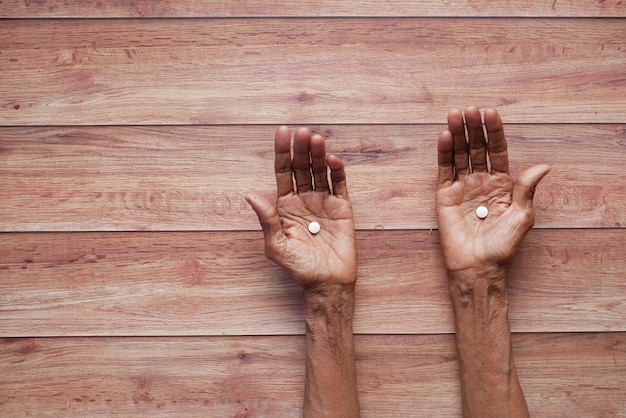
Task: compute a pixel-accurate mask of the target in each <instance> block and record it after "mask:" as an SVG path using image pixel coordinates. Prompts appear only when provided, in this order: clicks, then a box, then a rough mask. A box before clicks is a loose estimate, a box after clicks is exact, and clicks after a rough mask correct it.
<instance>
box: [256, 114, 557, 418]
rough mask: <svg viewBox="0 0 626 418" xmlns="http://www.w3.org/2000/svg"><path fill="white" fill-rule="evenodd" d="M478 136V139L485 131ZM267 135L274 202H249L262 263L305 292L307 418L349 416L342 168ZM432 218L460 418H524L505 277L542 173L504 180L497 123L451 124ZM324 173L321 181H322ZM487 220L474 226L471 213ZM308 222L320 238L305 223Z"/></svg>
mask: <svg viewBox="0 0 626 418" xmlns="http://www.w3.org/2000/svg"><path fill="white" fill-rule="evenodd" d="M485 130H486V132H485ZM291 144H292V142H291V133H290V131H289V129H288V128H286V127H281V128H280V129H278V131H277V132H276V135H275V140H274V148H275V174H276V184H277V192H278V193H277V200H276V203H275V204H272V203H271V202H269V201H268V200H267V199H265V198H263V197H262V196H258V195H255V194H250V195H248V196H246V200H247V201H248V202H249V203H250V205H251V206H252V208H253V209H254V211H255V212H256V214H257V215H258V217H259V221H260V223H261V226H262V228H263V233H264V237H265V254H266V255H267V257H268V258H270V259H271V260H273V261H274V262H276V263H277V264H278V265H280V266H282V267H283V268H285V269H286V270H287V271H288V272H289V274H290V275H291V276H292V277H293V279H294V280H296V281H297V282H298V283H300V284H301V285H302V288H303V289H304V300H305V303H304V317H305V323H306V328H307V334H306V351H307V353H306V358H307V362H306V381H305V396H304V409H303V413H304V416H311V417H324V416H327V417H357V416H359V399H358V392H357V385H356V371H355V362H354V343H353V337H352V314H353V311H354V285H355V283H356V271H357V270H356V245H355V233H354V219H353V215H352V206H351V204H350V201H349V199H348V191H347V186H346V175H345V171H344V166H343V162H342V161H341V160H340V159H339V158H337V157H335V156H333V155H326V149H325V144H324V139H323V138H322V137H321V136H319V135H311V133H310V132H309V131H308V130H306V129H302V128H301V129H299V130H297V131H296V133H295V135H294V139H293V153H292V145H291ZM437 148H438V190H437V198H436V202H437V217H438V222H439V233H440V240H441V246H442V251H443V256H444V261H445V266H446V271H447V275H448V285H449V290H450V297H451V300H452V305H453V307H454V317H455V326H456V341H457V348H458V353H459V366H460V372H461V373H460V374H461V389H462V407H463V415H464V416H466V417H471V416H474V417H503V416H512V417H518V416H519V417H526V416H528V408H527V406H526V401H525V398H524V394H523V392H522V389H521V386H520V384H519V380H518V378H517V373H516V371H515V364H514V362H513V357H512V348H511V335H510V334H511V333H510V328H509V322H508V296H507V293H506V271H507V265H508V262H509V261H510V259H511V258H512V257H513V256H514V254H515V253H516V251H517V249H518V247H519V244H520V243H521V241H522V239H523V238H524V236H525V235H526V233H527V232H528V230H529V229H530V228H531V227H532V226H533V224H534V213H533V210H532V201H533V195H534V190H535V188H536V186H537V184H538V183H539V181H540V180H541V179H542V178H543V177H544V176H545V175H546V174H547V173H548V171H549V167H548V166H546V165H538V166H534V167H531V168H530V169H528V170H526V171H525V172H524V173H522V174H521V175H520V176H519V177H518V178H517V180H516V181H513V179H512V177H511V175H510V173H509V164H508V151H507V144H506V139H505V136H504V129H503V126H502V120H501V118H500V116H499V114H498V113H497V112H496V111H495V110H494V109H489V110H487V111H485V114H484V127H483V120H482V116H481V113H480V111H479V110H478V109H477V108H474V107H471V108H468V109H467V110H466V111H465V114H463V113H461V112H460V111H458V110H455V111H452V112H450V114H449V115H448V129H447V130H445V131H444V132H442V133H441V135H440V136H439V140H438V145H437ZM329 171H330V181H329V178H328V172H329ZM480 205H484V206H486V207H488V209H489V214H488V216H487V217H486V218H485V219H479V218H478V217H477V216H476V214H475V210H476V208H477V207H478V206H480ZM311 221H317V222H319V223H320V225H321V231H320V232H319V234H316V235H313V234H311V233H310V232H309V230H308V224H309V222H311Z"/></svg>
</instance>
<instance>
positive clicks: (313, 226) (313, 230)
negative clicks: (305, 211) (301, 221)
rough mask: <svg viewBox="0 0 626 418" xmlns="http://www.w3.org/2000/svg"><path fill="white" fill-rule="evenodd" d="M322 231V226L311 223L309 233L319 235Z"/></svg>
mask: <svg viewBox="0 0 626 418" xmlns="http://www.w3.org/2000/svg"><path fill="white" fill-rule="evenodd" d="M320 229H322V227H321V226H320V224H318V223H317V222H311V223H310V224H309V232H310V233H311V234H313V235H315V234H317V233H318V232H320Z"/></svg>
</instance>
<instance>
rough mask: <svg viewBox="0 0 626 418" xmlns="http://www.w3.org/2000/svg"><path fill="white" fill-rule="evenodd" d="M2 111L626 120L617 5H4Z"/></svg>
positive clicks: (248, 120) (63, 117)
mask: <svg viewBox="0 0 626 418" xmlns="http://www.w3.org/2000/svg"><path fill="white" fill-rule="evenodd" d="M0 45H2V56H1V60H2V66H1V67H0V77H1V78H2V83H1V84H0V120H2V121H4V122H3V124H7V125H67V124H77V125H90V124H96V125H111V124H276V123H277V122H278V121H280V123H290V124H310V123H326V124H329V123H366V124H371V123H385V124H389V123H440V122H441V119H442V116H443V115H445V114H446V113H447V111H448V110H449V108H450V107H453V106H464V105H467V104H474V105H477V106H481V107H485V106H496V107H498V108H499V109H500V110H501V111H502V113H503V115H504V117H505V120H506V121H507V122H509V123H513V122H520V123H542V122H546V123H555V122H563V123H581V122H592V123H602V122H605V123H623V122H624V114H626V94H624V91H625V90H626V30H624V21H623V20H621V19H602V20H601V19H496V18H494V19H489V20H488V21H486V20H483V19H437V18H422V19H389V18H387V19H187V20H175V19H174V20H171V19H165V20H159V19H156V20H153V19H146V20H140V19H138V20H125V19H122V20H51V21H46V24H45V25H42V24H41V22H40V21H38V20H7V21H3V22H2V29H1V31H0Z"/></svg>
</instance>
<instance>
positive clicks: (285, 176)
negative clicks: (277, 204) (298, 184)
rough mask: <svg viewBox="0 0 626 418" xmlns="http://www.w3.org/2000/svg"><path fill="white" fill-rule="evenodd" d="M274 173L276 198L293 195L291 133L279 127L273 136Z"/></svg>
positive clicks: (283, 127) (284, 127)
mask: <svg viewBox="0 0 626 418" xmlns="http://www.w3.org/2000/svg"><path fill="white" fill-rule="evenodd" d="M274 172H275V174H276V190H277V191H278V196H286V195H288V194H290V193H293V177H292V175H293V172H292V170H291V132H290V131H289V128H287V127H286V126H281V127H280V128H278V129H277V130H276V134H275V135H274Z"/></svg>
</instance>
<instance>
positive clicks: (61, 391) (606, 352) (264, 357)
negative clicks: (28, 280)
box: [0, 333, 626, 417]
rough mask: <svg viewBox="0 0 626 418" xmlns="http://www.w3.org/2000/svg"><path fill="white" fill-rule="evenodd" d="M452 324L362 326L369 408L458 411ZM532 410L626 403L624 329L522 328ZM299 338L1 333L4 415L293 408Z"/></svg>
mask: <svg viewBox="0 0 626 418" xmlns="http://www.w3.org/2000/svg"><path fill="white" fill-rule="evenodd" d="M453 338H454V337H453V336H452V335H436V336H422V335H407V336H394V335H389V336H372V335H363V336H357V337H356V350H357V372H358V383H359V390H360V396H361V404H362V412H363V416H364V417H379V416H385V417H406V416H429V415H430V414H431V413H432V411H437V416H459V415H460V392H459V386H458V382H457V380H458V370H457V365H456V353H455V349H454V340H453ZM513 344H514V352H515V360H516V363H517V369H518V372H519V375H520V380H521V383H522V386H523V387H524V391H525V393H526V398H527V401H528V404H529V408H530V411H531V413H532V414H533V416H551V417H560V416H567V417H589V416H607V417H608V416H622V415H624V414H626V404H624V399H626V335H625V334H624V333H598V334H521V335H514V336H513ZM303 350H304V345H303V341H302V338H301V337H286V336H279V337H239V338H232V337H230V338H226V337H214V338H150V339H143V338H59V339H56V338H53V339H2V340H0V359H1V360H2V361H0V383H1V385H2V388H3V390H2V393H0V414H2V415H3V416H24V415H30V414H32V415H38V416H46V415H54V416H58V415H73V416H78V415H79V416H92V415H98V414H105V415H111V414H122V415H132V416H161V415H168V416H171V415H177V416H183V415H184V416H250V415H251V416H272V417H282V416H289V417H292V416H297V415H298V414H300V413H301V403H302V390H303V389H302V388H303V381H304V352H303Z"/></svg>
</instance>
